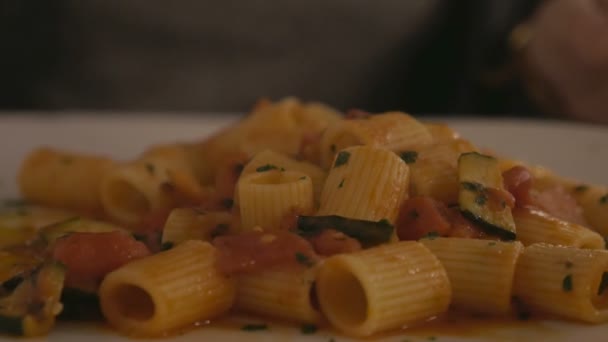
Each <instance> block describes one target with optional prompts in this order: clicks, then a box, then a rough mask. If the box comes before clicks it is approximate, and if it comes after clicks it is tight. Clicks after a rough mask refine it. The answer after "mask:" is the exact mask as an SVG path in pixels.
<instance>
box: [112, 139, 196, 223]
mask: <svg viewBox="0 0 608 342" xmlns="http://www.w3.org/2000/svg"><path fill="white" fill-rule="evenodd" d="M161 151H162V153H154V154H148V155H144V156H143V157H142V158H140V159H138V160H136V161H134V162H131V163H127V164H123V165H120V166H118V167H116V168H115V169H114V170H113V171H112V172H110V173H108V174H106V175H105V177H104V178H103V182H102V185H101V200H102V203H103V206H104V208H105V210H106V212H107V214H108V215H109V216H110V217H111V218H113V219H114V220H116V221H118V222H121V223H124V224H134V223H138V222H139V221H140V220H141V219H142V218H143V217H144V216H145V215H147V214H149V213H150V212H153V211H156V210H161V209H169V208H172V207H174V206H176V205H178V204H180V203H183V202H186V203H189V202H197V201H200V200H201V198H202V196H203V190H202V188H201V186H200V184H199V183H198V181H197V179H196V177H195V176H194V174H193V172H192V168H191V167H190V166H189V164H188V161H187V157H186V155H185V153H184V150H183V149H181V148H180V147H179V146H175V147H174V148H167V149H163V150H161Z"/></svg>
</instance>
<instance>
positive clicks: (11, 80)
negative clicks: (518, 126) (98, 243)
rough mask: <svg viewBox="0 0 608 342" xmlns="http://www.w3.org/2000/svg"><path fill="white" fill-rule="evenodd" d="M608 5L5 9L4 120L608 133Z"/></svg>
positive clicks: (414, 1) (442, 0)
mask: <svg viewBox="0 0 608 342" xmlns="http://www.w3.org/2000/svg"><path fill="white" fill-rule="evenodd" d="M607 2H608V0H548V1H540V0H536V1H534V0H511V1H505V0H407V1H405V0H403V1H398V0H376V1H369V0H331V1H327V0H309V1H295V0H281V1H279V0H267V1H262V0H260V1H256V0H248V1H242V0H225V1H199V0H182V1H161V0H124V1H117V0H55V1H34V0H4V1H2V0H0V4H2V5H0V27H1V28H2V31H0V34H1V35H2V36H0V38H2V42H3V50H2V54H1V55H0V63H1V64H0V72H1V73H2V74H1V75H2V77H1V80H2V81H1V89H0V91H1V92H0V106H1V107H2V108H5V109H7V108H10V109H42V110H61V109H90V110H94V109H120V110H133V111H149V110H155V111H173V110H187V111H245V110H247V109H248V108H249V107H250V105H251V104H252V103H253V102H254V101H255V100H256V99H257V98H258V97H261V96H268V97H271V98H279V97H283V96H287V95H295V96H298V97H302V98H303V99H306V100H319V101H323V102H327V103H329V104H331V105H333V106H336V107H338V108H341V109H347V108H351V107H358V108H364V109H366V110H369V111H384V110H389V109H401V110H405V111H409V112H413V113H416V114H422V113H434V114H451V113H485V114H502V115H507V114H509V115H514V114H525V115H534V114H536V115H565V116H569V117H573V118H580V119H585V120H591V121H608V103H607V101H608V100H606V99H608V59H607V58H606V56H608V44H607V40H608V6H605V7H604V6H603V5H604V4H606V3H607ZM516 28H517V29H516ZM541 113H542V114H541Z"/></svg>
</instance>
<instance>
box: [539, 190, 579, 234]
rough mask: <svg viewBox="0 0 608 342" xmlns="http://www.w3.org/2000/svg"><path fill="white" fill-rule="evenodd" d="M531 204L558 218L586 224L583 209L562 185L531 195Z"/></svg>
mask: <svg viewBox="0 0 608 342" xmlns="http://www.w3.org/2000/svg"><path fill="white" fill-rule="evenodd" d="M531 206H534V207H537V208H539V209H541V210H544V211H546V212H547V213H549V214H551V215H553V216H555V217H557V218H559V219H562V220H565V221H568V222H572V223H576V224H580V225H583V226H586V225H587V221H586V220H585V217H584V216H583V210H582V209H581V207H580V206H579V205H578V203H577V202H576V199H575V198H574V197H573V196H572V195H571V194H570V193H569V192H568V191H567V190H566V189H565V188H564V187H563V186H555V187H553V188H549V189H546V190H543V191H541V192H538V193H536V194H535V195H534V196H533V197H532V204H531Z"/></svg>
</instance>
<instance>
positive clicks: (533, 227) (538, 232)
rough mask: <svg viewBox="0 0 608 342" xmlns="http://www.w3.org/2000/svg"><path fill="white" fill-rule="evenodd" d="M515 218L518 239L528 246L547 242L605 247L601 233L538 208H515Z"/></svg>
mask: <svg viewBox="0 0 608 342" xmlns="http://www.w3.org/2000/svg"><path fill="white" fill-rule="evenodd" d="M513 220H514V221H515V226H516V227H517V239H518V240H520V241H521V242H522V243H523V244H524V245H526V246H528V245H531V244H534V243H539V242H546V243H549V244H552V245H562V246H573V247H578V248H590V249H604V238H603V237H602V236H601V235H600V234H598V233H596V232H594V231H593V230H591V229H589V228H587V227H583V226H579V225H578V224H575V223H571V222H567V221H564V220H560V219H558V218H556V217H553V216H551V215H549V214H547V213H545V212H543V211H541V210H538V209H533V208H517V209H514V210H513Z"/></svg>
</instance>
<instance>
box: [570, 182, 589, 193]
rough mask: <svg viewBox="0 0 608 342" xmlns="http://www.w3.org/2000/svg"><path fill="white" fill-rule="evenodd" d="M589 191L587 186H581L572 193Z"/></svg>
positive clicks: (576, 187)
mask: <svg viewBox="0 0 608 342" xmlns="http://www.w3.org/2000/svg"><path fill="white" fill-rule="evenodd" d="M588 189H589V186H588V185H585V184H581V185H577V186H575V187H574V192H585V191H587V190H588Z"/></svg>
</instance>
